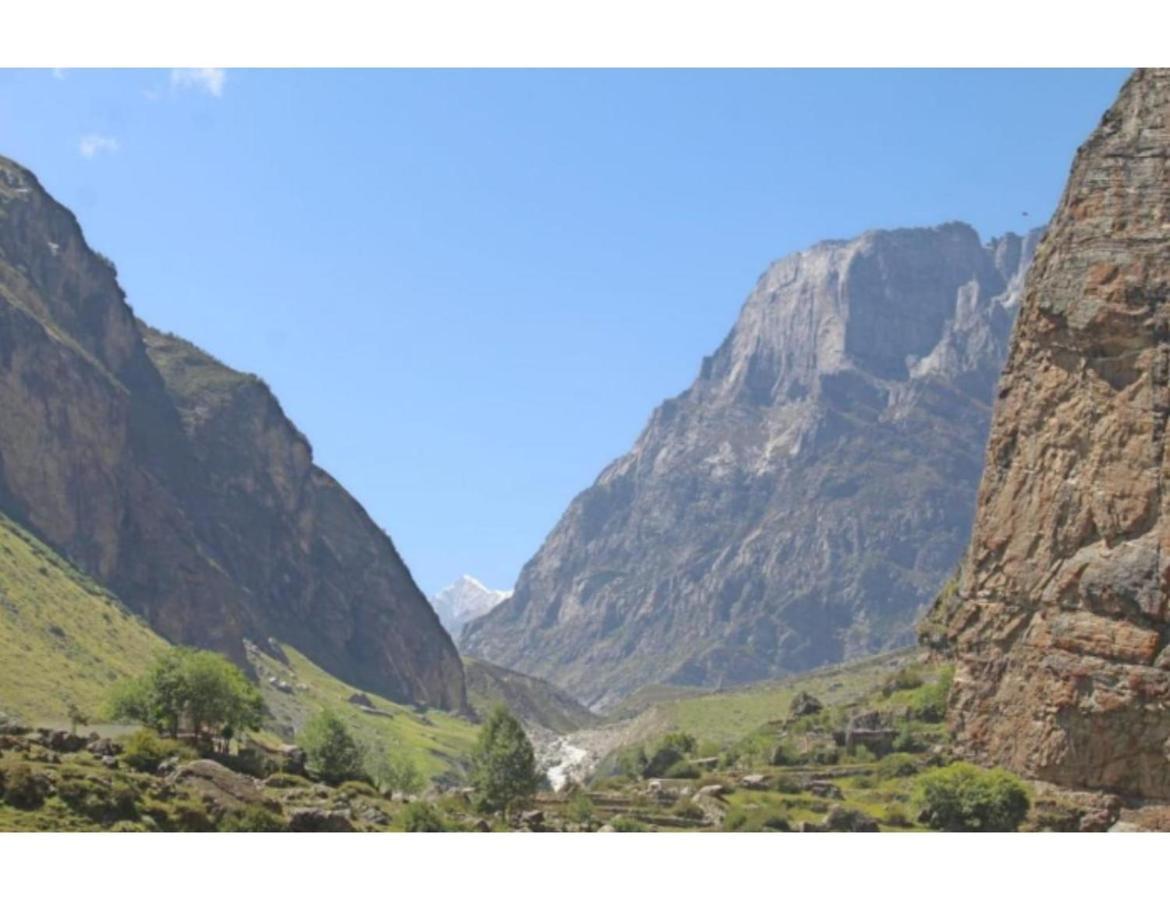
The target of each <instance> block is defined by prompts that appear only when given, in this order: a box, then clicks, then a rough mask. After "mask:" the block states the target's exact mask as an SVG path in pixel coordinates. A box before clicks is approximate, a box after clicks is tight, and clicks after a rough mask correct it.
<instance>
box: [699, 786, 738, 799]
mask: <svg viewBox="0 0 1170 900" xmlns="http://www.w3.org/2000/svg"><path fill="white" fill-rule="evenodd" d="M727 793H730V791H729V790H728V788H727V785H725V784H718V783H716V784H705V785H703V786H702V787H701V788H699V789H698V790H697V791H695V796H696V797H722V796H723V795H724V794H727Z"/></svg>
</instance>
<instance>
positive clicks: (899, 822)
mask: <svg viewBox="0 0 1170 900" xmlns="http://www.w3.org/2000/svg"><path fill="white" fill-rule="evenodd" d="M882 820H883V821H884V822H885V823H886V824H887V825H893V826H895V827H897V828H907V827H909V826H910V824H911V821H910V813H909V811H908V810H907V809H906V807H904V806H902V805H901V804H900V803H891V804H890V805H889V806H887V807H886V814H885V816H884V817H883V819H882Z"/></svg>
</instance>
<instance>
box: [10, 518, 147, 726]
mask: <svg viewBox="0 0 1170 900" xmlns="http://www.w3.org/2000/svg"><path fill="white" fill-rule="evenodd" d="M165 646H166V642H165V641H164V640H163V639H162V638H161V637H159V636H158V635H156V634H155V633H154V632H153V631H151V630H150V628H149V626H147V624H146V623H145V622H143V621H142V620H141V619H139V618H137V617H135V616H134V615H133V614H131V613H130V612H129V611H128V610H127V609H126V608H125V607H123V606H122V605H121V604H120V603H119V602H118V601H117V600H116V599H115V598H114V597H113V595H111V594H109V593H108V592H106V591H105V590H103V589H102V588H101V587H99V586H98V585H97V584H95V583H94V582H93V581H92V580H90V579H89V578H87V577H86V576H84V575H82V574H81V573H79V572H78V571H77V570H76V569H74V568H73V567H72V566H70V565H69V563H67V562H66V561H65V560H64V559H62V558H61V557H59V556H58V555H57V554H55V553H54V552H53V551H52V550H50V549H49V548H48V547H46V546H45V545H44V544H42V543H41V542H40V541H38V540H37V539H36V538H34V537H33V536H32V535H30V534H29V533H28V532H27V531H25V530H24V529H22V528H20V527H19V526H18V525H16V524H15V523H14V522H12V521H11V520H10V519H8V518H7V517H5V516H3V515H0V711H2V712H5V713H8V714H10V715H15V716H17V717H19V718H21V719H23V720H26V721H29V722H37V723H48V722H55V723H61V722H66V721H67V719H68V714H67V710H68V708H69V704H70V703H75V704H76V705H77V707H78V708H79V709H80V710H81V711H82V712H84V713H86V714H88V715H90V716H91V717H96V715H97V714H98V713H99V711H100V709H101V707H102V705H103V704H104V702H105V699H106V697H107V696H108V694H109V691H110V688H111V686H113V685H114V684H115V683H117V682H119V681H122V680H124V679H126V678H132V677H134V676H137V675H140V674H141V673H142V672H143V671H144V670H145V669H146V667H147V666H148V665H149V663H150V661H151V660H152V659H153V658H154V656H155V655H156V654H157V653H158V652H159V651H161V650H162V649H163V648H164V647H165Z"/></svg>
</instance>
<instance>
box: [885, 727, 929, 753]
mask: <svg viewBox="0 0 1170 900" xmlns="http://www.w3.org/2000/svg"><path fill="white" fill-rule="evenodd" d="M893 747H894V755H895V756H897V755H899V754H902V755H905V754H908V753H921V752H922V751H923V750H925V749H926V745H925V744H923V742H922V741H921V740H920V739H919V737H918V735H917V734H915V733H914V729H913V728H912V727H911V726H910V723H909V722H903V723H902V727H901V728H899V729H898V734H897V735H896V736H895V737H894V744H893Z"/></svg>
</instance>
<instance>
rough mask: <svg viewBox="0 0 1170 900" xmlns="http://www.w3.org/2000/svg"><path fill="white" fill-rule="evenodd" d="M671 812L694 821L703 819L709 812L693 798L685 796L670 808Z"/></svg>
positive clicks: (673, 814)
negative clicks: (705, 811) (704, 810)
mask: <svg viewBox="0 0 1170 900" xmlns="http://www.w3.org/2000/svg"><path fill="white" fill-rule="evenodd" d="M670 814H671V815H672V816H677V817H678V818H680V819H691V820H693V821H702V820H703V819H705V818H706V817H707V814H706V813H704V812H703V810H702V808H701V807H699V806H697V805H696V804H695V802H694V801H693V800H689V799H687V798H685V797H684V798H683V799H682V800H679V801H678V803H676V804H675V805H674V806H672V807H671V808H670Z"/></svg>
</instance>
